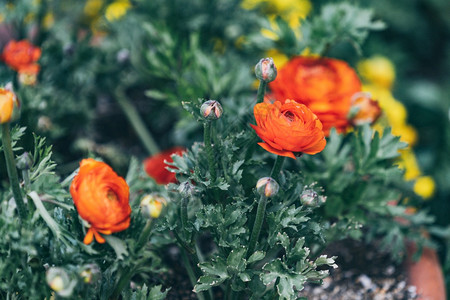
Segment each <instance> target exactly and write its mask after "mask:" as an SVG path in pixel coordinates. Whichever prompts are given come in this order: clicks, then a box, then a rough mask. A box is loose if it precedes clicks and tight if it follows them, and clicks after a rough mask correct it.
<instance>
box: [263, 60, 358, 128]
mask: <svg viewBox="0 0 450 300" xmlns="http://www.w3.org/2000/svg"><path fill="white" fill-rule="evenodd" d="M269 87H270V89H271V91H272V94H273V96H274V97H275V99H277V100H278V101H282V102H283V101H284V100H285V99H292V100H294V101H297V102H299V103H303V104H305V105H307V106H308V107H309V108H310V109H311V110H312V111H313V112H314V113H315V114H316V115H317V117H319V119H320V121H321V122H322V124H323V130H324V131H325V134H326V135H328V134H329V132H330V129H331V128H332V127H335V128H336V129H337V130H338V131H343V130H345V128H346V127H347V126H348V125H349V122H348V120H347V114H348V113H349V111H350V106H351V98H352V96H353V94H355V93H356V92H359V91H361V82H360V80H359V78H358V76H357V75H356V72H355V71H354V70H353V69H352V68H351V67H350V66H349V65H348V64H347V63H346V62H344V61H342V60H338V59H332V58H325V57H312V56H297V57H294V58H293V59H291V60H290V61H289V62H287V63H286V64H285V65H284V66H283V67H282V68H281V69H280V70H279V71H278V76H277V78H276V79H275V80H274V81H272V82H271V83H269Z"/></svg>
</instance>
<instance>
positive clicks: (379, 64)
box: [357, 55, 395, 89]
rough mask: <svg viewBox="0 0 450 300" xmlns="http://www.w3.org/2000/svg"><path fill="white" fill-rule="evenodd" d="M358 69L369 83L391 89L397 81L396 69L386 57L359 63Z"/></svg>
mask: <svg viewBox="0 0 450 300" xmlns="http://www.w3.org/2000/svg"><path fill="white" fill-rule="evenodd" d="M357 69H358V71H359V73H360V74H361V76H362V77H363V78H364V79H365V80H367V81H368V82H370V83H372V84H375V85H377V86H379V87H382V88H386V89H390V88H391V87H392V84H393V83H394V80H395V68H394V65H393V64H392V62H391V61H390V60H389V59H387V58H386V57H384V56H379V55H376V56H373V57H371V58H368V59H365V60H362V61H360V62H359V63H358V66H357Z"/></svg>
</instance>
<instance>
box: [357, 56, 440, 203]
mask: <svg viewBox="0 0 450 300" xmlns="http://www.w3.org/2000/svg"><path fill="white" fill-rule="evenodd" d="M357 67H358V71H359V73H360V75H361V77H362V78H363V79H364V80H365V81H366V84H365V85H363V90H364V91H367V92H370V93H371V94H372V96H373V98H374V99H377V100H378V103H379V104H380V106H381V108H382V109H383V112H384V117H382V118H380V120H379V121H378V122H377V123H376V124H375V125H374V128H375V129H376V130H377V131H378V132H380V133H382V132H383V128H384V127H386V126H391V127H392V134H394V135H397V136H400V140H401V141H403V142H406V143H408V145H409V146H408V148H406V149H404V150H402V151H401V155H400V159H399V161H398V164H399V167H400V168H402V169H404V170H405V175H404V177H405V179H406V180H415V183H414V192H415V193H416V194H417V195H420V196H422V197H423V198H424V199H429V198H431V197H432V196H433V194H434V190H435V183H434V180H433V179H432V178H431V177H430V176H422V172H421V170H420V167H419V164H418V163H417V159H416V156H415V155H414V151H413V149H412V146H413V145H414V144H415V143H416V141H417V132H416V130H415V129H414V128H413V127H412V126H411V125H410V124H408V123H407V117H408V115H407V111H406V108H405V106H404V105H403V104H402V103H401V102H400V101H398V100H396V99H395V98H394V96H393V95H392V92H391V88H392V85H393V83H394V80H395V68H394V65H393V64H392V62H391V61H390V60H389V59H387V58H385V57H382V56H374V57H372V58H369V59H365V60H363V61H360V62H359V63H358V66H357Z"/></svg>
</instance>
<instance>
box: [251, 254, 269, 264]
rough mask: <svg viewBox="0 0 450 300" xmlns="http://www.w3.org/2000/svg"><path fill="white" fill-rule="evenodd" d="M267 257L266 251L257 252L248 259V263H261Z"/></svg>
mask: <svg viewBox="0 0 450 300" xmlns="http://www.w3.org/2000/svg"><path fill="white" fill-rule="evenodd" d="M265 256H266V253H265V252H264V251H255V252H254V253H253V254H252V255H250V257H249V258H248V261H247V262H248V263H249V264H251V263H254V262H257V261H260V260H261V259H263V258H264V257H265Z"/></svg>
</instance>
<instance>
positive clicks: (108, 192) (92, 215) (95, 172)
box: [70, 158, 131, 244]
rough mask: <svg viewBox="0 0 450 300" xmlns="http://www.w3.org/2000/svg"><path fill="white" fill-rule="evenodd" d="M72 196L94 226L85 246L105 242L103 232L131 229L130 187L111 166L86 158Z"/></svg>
mask: <svg viewBox="0 0 450 300" xmlns="http://www.w3.org/2000/svg"><path fill="white" fill-rule="evenodd" d="M70 193H71V194H72V198H73V202H74V204H75V206H76V208H77V210H78V213H79V214H80V216H81V218H82V219H83V220H85V221H86V222H88V223H89V225H90V227H89V230H88V232H87V234H86V236H85V237H84V243H85V244H90V243H91V242H92V241H93V238H94V237H95V239H96V240H97V242H99V243H104V242H105V239H104V238H103V237H102V236H101V235H100V233H102V234H112V233H114V232H119V231H122V230H125V229H127V228H128V227H129V226H130V214H131V207H130V203H129V188H128V184H127V183H126V182H125V180H124V179H123V178H122V177H120V176H118V175H117V174H116V173H115V172H114V171H113V170H112V169H111V167H110V166H108V165H107V164H105V163H103V162H99V161H96V160H94V159H92V158H89V159H83V160H82V161H81V163H80V170H79V172H78V175H77V176H75V178H74V179H73V181H72V184H71V185H70Z"/></svg>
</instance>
